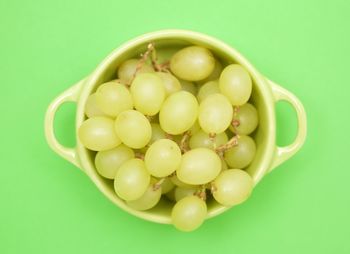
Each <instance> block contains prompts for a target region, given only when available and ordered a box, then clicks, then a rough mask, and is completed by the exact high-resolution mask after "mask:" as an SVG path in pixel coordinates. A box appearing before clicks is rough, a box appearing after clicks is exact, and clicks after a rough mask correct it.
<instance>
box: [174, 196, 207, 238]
mask: <svg viewBox="0 0 350 254" xmlns="http://www.w3.org/2000/svg"><path fill="white" fill-rule="evenodd" d="M206 216H207V205H206V203H205V202H204V201H203V200H202V199H200V198H199V197H197V196H188V197H185V198H183V199H181V200H180V201H178V202H177V203H176V204H175V206H174V207H173V210H172V211H171V219H172V222H173V224H174V226H175V227H176V228H177V229H179V230H181V231H193V230H195V229H197V228H198V227H199V226H200V225H202V223H203V221H204V219H205V217H206Z"/></svg>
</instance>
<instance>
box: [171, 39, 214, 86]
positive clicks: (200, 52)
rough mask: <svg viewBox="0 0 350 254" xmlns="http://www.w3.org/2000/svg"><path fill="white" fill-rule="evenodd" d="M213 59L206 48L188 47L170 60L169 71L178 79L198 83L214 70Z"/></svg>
mask: <svg viewBox="0 0 350 254" xmlns="http://www.w3.org/2000/svg"><path fill="white" fill-rule="evenodd" d="M214 66H215V58H214V56H213V54H212V53H211V52H210V51H209V50H208V49H206V48H202V47H199V46H190V47H186V48H184V49H181V50H179V51H178V52H177V53H176V54H175V55H173V57H172V58H171V60H170V70H171V72H172V73H174V74H175V75H176V76H177V77H179V78H180V79H184V80H187V81H198V80H201V79H205V78H206V77H208V76H209V75H210V73H211V72H212V71H213V70H214Z"/></svg>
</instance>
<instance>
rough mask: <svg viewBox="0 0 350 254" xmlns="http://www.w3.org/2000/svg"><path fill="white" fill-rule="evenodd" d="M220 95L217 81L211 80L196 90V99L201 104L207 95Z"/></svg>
mask: <svg viewBox="0 0 350 254" xmlns="http://www.w3.org/2000/svg"><path fill="white" fill-rule="evenodd" d="M216 93H220V89H219V82H218V81H217V80H212V81H209V82H207V83H205V84H204V85H203V86H201V87H200V88H199V90H198V94H197V99H198V102H199V103H201V102H202V101H203V100H204V99H205V98H207V97H208V96H209V95H212V94H216Z"/></svg>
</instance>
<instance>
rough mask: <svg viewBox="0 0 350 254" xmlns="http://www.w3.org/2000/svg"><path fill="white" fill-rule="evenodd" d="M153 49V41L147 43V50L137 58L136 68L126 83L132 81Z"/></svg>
mask: <svg viewBox="0 0 350 254" xmlns="http://www.w3.org/2000/svg"><path fill="white" fill-rule="evenodd" d="M154 50H155V48H154V42H151V43H149V44H148V45H147V51H146V52H145V53H143V54H141V58H140V60H139V62H138V63H137V65H136V70H135V72H134V74H133V75H132V78H131V80H130V81H129V82H128V84H127V85H129V86H130V84H131V83H132V82H133V81H134V79H135V77H136V75H137V73H138V72H139V71H140V70H141V68H142V67H143V65H144V64H145V62H146V61H147V59H148V57H149V55H150V54H151V53H152V52H153V51H154Z"/></svg>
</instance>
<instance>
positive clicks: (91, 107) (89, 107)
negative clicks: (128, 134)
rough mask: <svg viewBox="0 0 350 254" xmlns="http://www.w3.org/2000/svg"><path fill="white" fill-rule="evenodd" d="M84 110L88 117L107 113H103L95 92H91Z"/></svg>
mask: <svg viewBox="0 0 350 254" xmlns="http://www.w3.org/2000/svg"><path fill="white" fill-rule="evenodd" d="M84 111H85V115H87V117H94V116H106V115H105V113H103V112H102V111H101V110H100V109H99V108H98V106H97V102H96V94H95V93H93V94H91V95H90V96H89V97H88V98H87V100H86V103H85V109H84Z"/></svg>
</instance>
